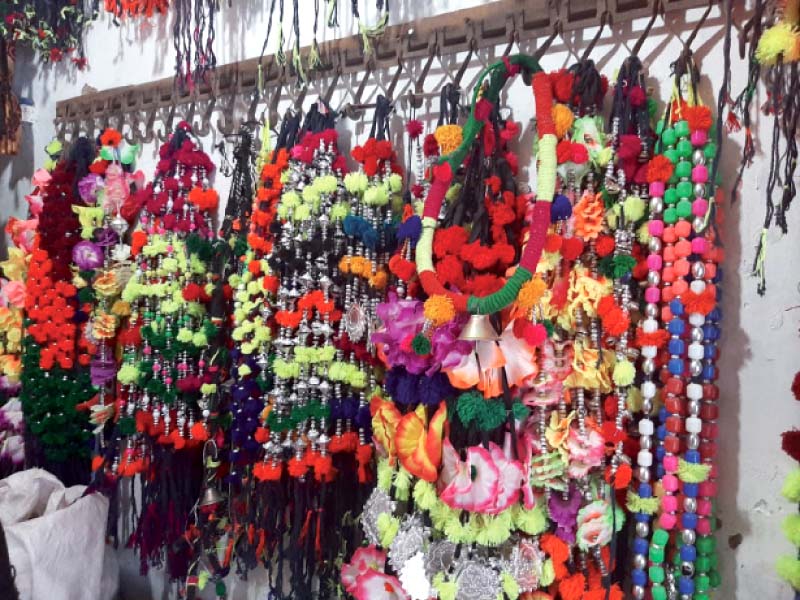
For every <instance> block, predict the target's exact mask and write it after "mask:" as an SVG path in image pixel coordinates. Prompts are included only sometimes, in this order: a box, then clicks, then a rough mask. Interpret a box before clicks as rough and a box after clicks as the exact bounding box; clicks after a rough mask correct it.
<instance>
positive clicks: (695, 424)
mask: <svg viewBox="0 0 800 600" xmlns="http://www.w3.org/2000/svg"><path fill="white" fill-rule="evenodd" d="M702 428H703V422H702V421H701V420H700V419H698V418H697V417H687V419H686V431H688V432H689V433H700V430H701V429H702Z"/></svg>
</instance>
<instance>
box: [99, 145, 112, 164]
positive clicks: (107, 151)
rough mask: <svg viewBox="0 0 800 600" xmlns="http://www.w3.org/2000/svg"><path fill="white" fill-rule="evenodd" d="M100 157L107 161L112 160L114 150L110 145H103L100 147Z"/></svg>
mask: <svg viewBox="0 0 800 600" xmlns="http://www.w3.org/2000/svg"><path fill="white" fill-rule="evenodd" d="M100 158H102V159H103V160H107V161H112V160H114V150H113V148H111V146H103V147H102V148H100Z"/></svg>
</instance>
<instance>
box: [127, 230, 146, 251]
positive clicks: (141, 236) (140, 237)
mask: <svg viewBox="0 0 800 600" xmlns="http://www.w3.org/2000/svg"><path fill="white" fill-rule="evenodd" d="M146 243H147V234H146V233H145V232H144V231H134V232H133V233H132V234H131V254H133V255H134V256H137V255H138V254H139V252H141V250H142V248H143V247H144V245H145V244H146Z"/></svg>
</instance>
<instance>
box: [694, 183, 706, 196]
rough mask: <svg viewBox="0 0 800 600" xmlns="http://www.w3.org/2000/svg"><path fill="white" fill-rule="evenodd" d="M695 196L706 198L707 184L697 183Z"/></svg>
mask: <svg viewBox="0 0 800 600" xmlns="http://www.w3.org/2000/svg"><path fill="white" fill-rule="evenodd" d="M694 195H695V197H696V198H705V197H706V184H705V183H695V184H694Z"/></svg>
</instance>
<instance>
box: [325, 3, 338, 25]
mask: <svg viewBox="0 0 800 600" xmlns="http://www.w3.org/2000/svg"><path fill="white" fill-rule="evenodd" d="M327 14H328V16H327V21H328V27H338V26H339V5H338V2H337V0H328V9H327Z"/></svg>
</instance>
